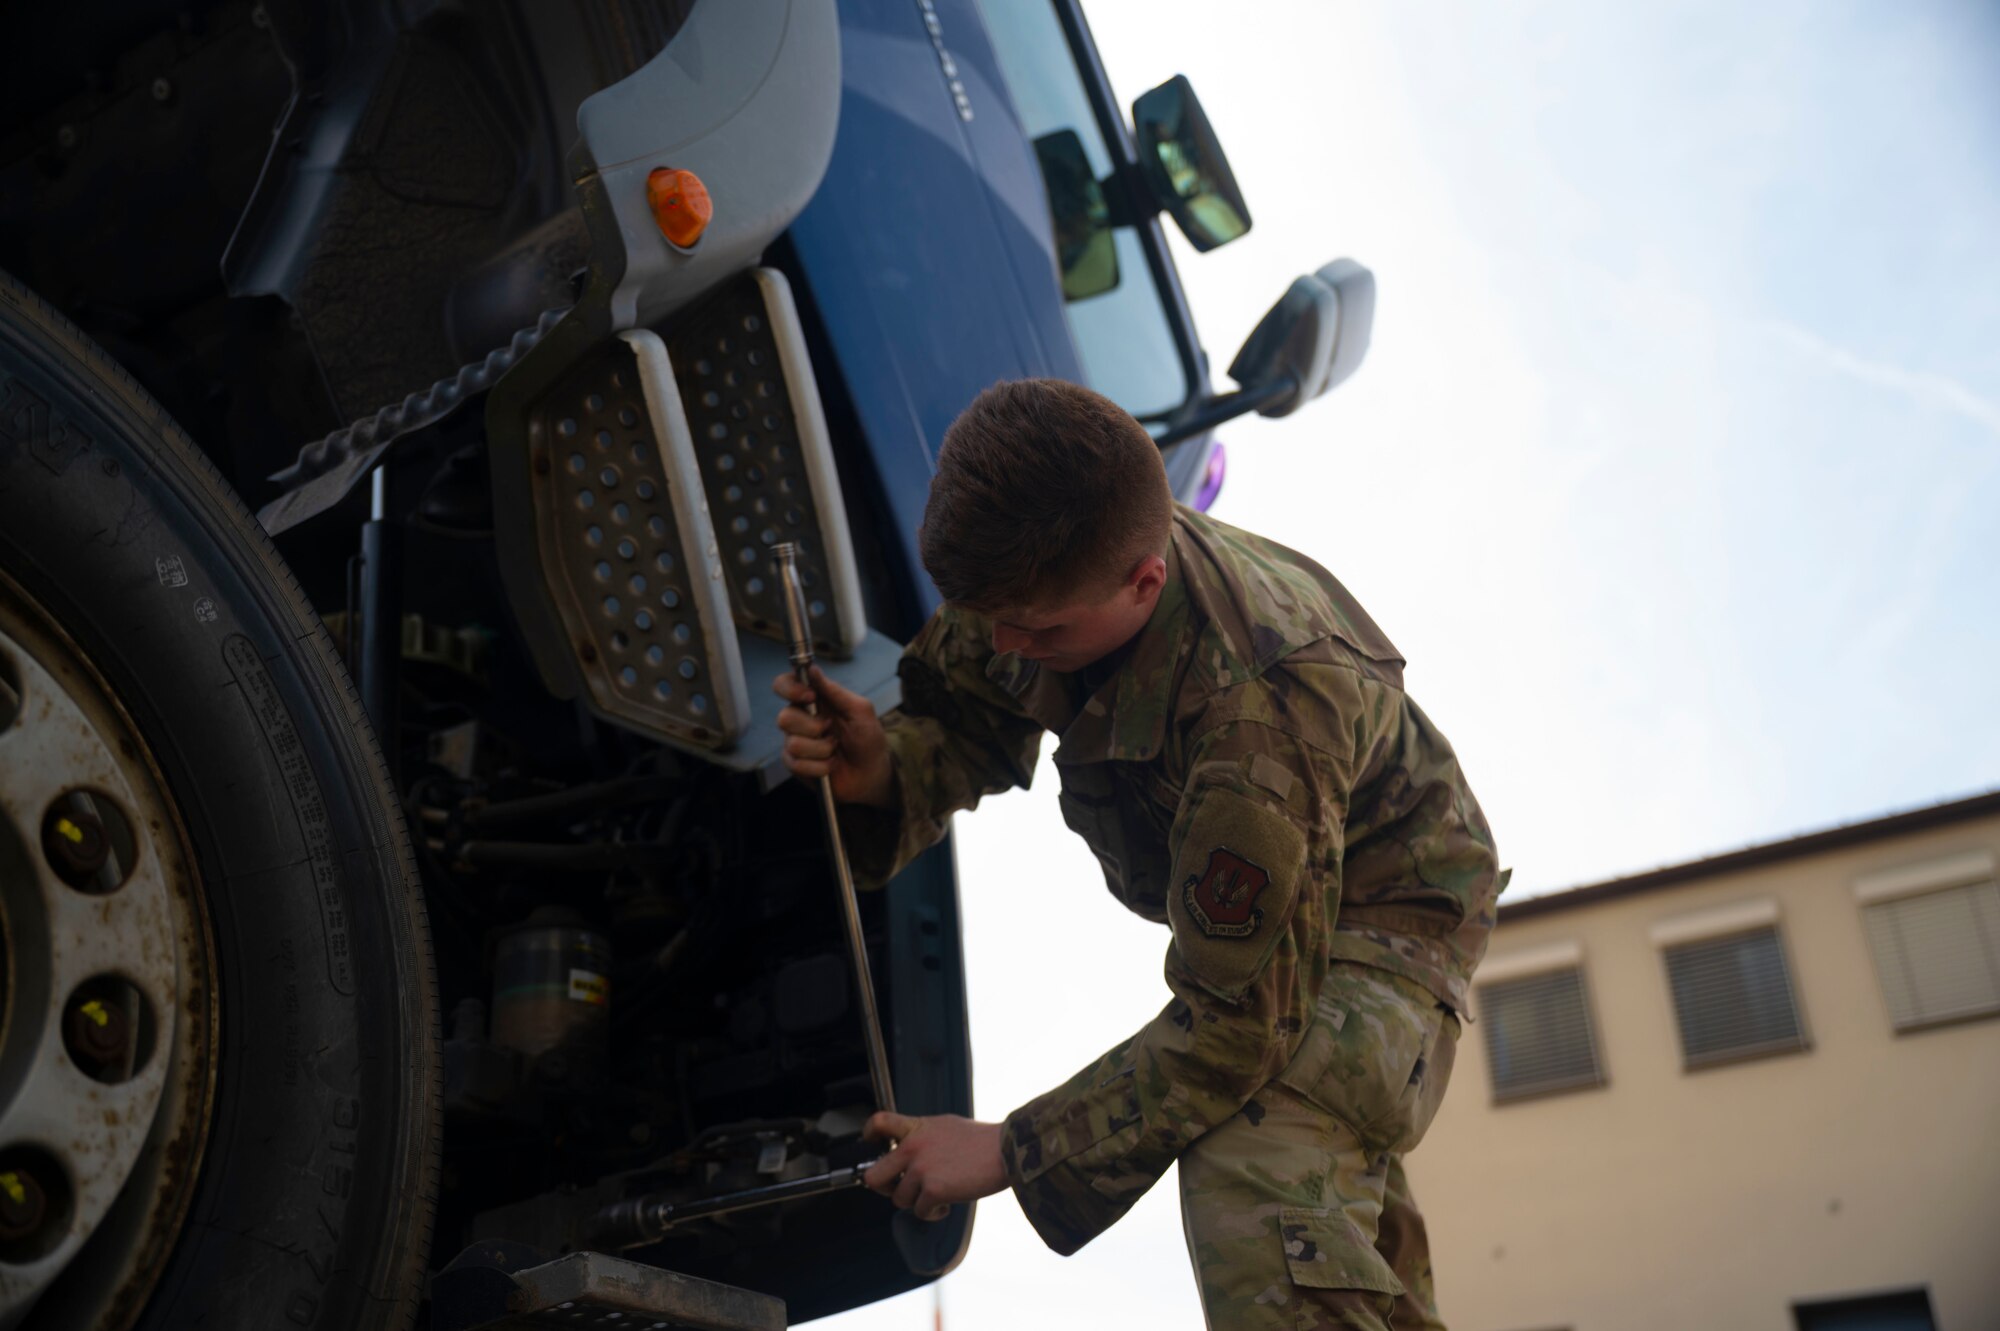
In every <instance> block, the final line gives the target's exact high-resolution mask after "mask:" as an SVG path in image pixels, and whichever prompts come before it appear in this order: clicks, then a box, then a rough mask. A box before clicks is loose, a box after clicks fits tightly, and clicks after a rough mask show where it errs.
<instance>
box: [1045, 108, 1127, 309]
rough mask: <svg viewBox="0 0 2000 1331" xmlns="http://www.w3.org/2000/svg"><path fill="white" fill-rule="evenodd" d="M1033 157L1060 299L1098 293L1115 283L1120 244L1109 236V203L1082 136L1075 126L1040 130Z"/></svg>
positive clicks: (1113, 285) (1072, 298)
mask: <svg viewBox="0 0 2000 1331" xmlns="http://www.w3.org/2000/svg"><path fill="white" fill-rule="evenodd" d="M1035 158H1036V160H1037V161H1038V162H1040V164H1041V168H1042V182H1043V184H1044V185H1046V186H1047V188H1048V195H1049V218H1050V220H1051V221H1052V222H1053V223H1054V224H1055V233H1056V263H1057V265H1058V267H1059V268H1060V269H1061V271H1062V292H1063V299H1064V300H1066V301H1079V300H1084V299H1086V298H1087V297H1090V296H1101V295H1103V294H1104V293H1105V292H1107V291H1110V290H1112V289H1113V288H1114V287H1116V286H1117V285H1118V248H1117V246H1116V244H1114V243H1113V241H1112V238H1111V204H1110V201H1109V200H1108V199H1107V198H1106V197H1105V194H1104V186H1103V185H1102V184H1101V183H1100V182H1099V181H1098V179H1097V173H1096V172H1095V171H1093V170H1092V169H1091V166H1090V158H1089V156H1088V155H1087V154H1086V153H1085V152H1084V149H1083V140H1082V139H1081V138H1079V137H1077V133H1076V131H1075V130H1073V129H1059V130H1056V131H1055V132H1054V133H1051V134H1044V135H1042V137H1040V138H1039V139H1036V140H1035Z"/></svg>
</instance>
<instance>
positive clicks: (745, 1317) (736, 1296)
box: [431, 1242, 786, 1331]
mask: <svg viewBox="0 0 2000 1331" xmlns="http://www.w3.org/2000/svg"><path fill="white" fill-rule="evenodd" d="M533 1258H534V1255H533V1254H531V1253H530V1252H529V1250H527V1249H525V1248H523V1247H522V1246H521V1245H519V1244H513V1243H497V1242H489V1243H479V1244H474V1245H473V1246H472V1247H470V1248H468V1249H466V1250H465V1251H464V1252H463V1253H461V1254H459V1256H458V1257H457V1258H456V1259H455V1260H454V1261H453V1262H452V1263H451V1265H450V1266H448V1267H446V1268H445V1269H444V1270H443V1271H440V1272H438V1274H437V1275H436V1276H434V1277H433V1278H432V1280H431V1327H432V1331H487V1329H488V1328H491V1329H492V1331H502V1329H503V1328H505V1329H511V1328H528V1327H616V1328H618V1331H784V1327H785V1325H786V1321H785V1302H784V1300H783V1299H778V1298H773V1297H772V1296H771V1295H769V1294H758V1293H756V1292H754V1291H752V1290H747V1289H738V1288H736V1287H735V1286H733V1285H722V1284H717V1283H716V1282H715V1281H712V1280H698V1279H696V1278H695V1277H693V1276H684V1275H678V1274H676V1273H674V1272H672V1271H665V1270H662V1269H660V1268H659V1267H657V1266H648V1265H646V1264H645V1263H644V1262H635V1261H631V1260H629V1259H627V1258H624V1257H613V1256H611V1255H609V1254H608V1253H601V1252H575V1253H571V1254H569V1255H568V1256H567V1257H559V1258H557V1259H555V1260H554V1261H550V1262H540V1263H538V1264H535V1265H523V1263H524V1262H528V1261H532V1260H533Z"/></svg>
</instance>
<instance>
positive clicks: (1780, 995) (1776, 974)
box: [1666, 928, 1805, 1068]
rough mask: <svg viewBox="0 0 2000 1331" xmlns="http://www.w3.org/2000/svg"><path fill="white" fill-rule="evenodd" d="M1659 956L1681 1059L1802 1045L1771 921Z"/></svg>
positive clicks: (1688, 1061)
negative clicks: (1765, 925)
mask: <svg viewBox="0 0 2000 1331" xmlns="http://www.w3.org/2000/svg"><path fill="white" fill-rule="evenodd" d="M1666 958H1667V978H1668V981H1669V983H1670V984H1671V985H1672V987H1673V991H1674V1015H1675V1017H1677V1018H1678V1019H1679V1021H1680V1028H1681V1053H1682V1056H1683V1062H1684V1064H1685V1066H1687V1067H1690V1068H1698V1067H1704V1066H1706V1065H1708V1064H1711V1063H1722V1062H1727V1061H1730V1060H1732V1059H1738V1058H1750V1057H1755V1056H1757V1055H1760V1054H1778V1053H1784V1052H1786V1051H1788V1050H1793V1049H1803V1048H1805V1033H1804V1031H1803V1029H1802V1028H1801V1025H1800V1022H1799V1010H1798V1005H1797V1003H1796V1002H1794V1001H1793V997H1792V975H1791V968H1790V967H1789V966H1787V965H1786V963H1785V948H1784V944H1783V942H1782V941H1781V940H1780V939H1779V937H1778V931H1777V930H1776V929H1774V928H1764V929H1753V930H1750V931H1749V932H1747V933H1739V934H1731V935H1729V936H1727V937H1723V938H1705V939H1702V940H1701V941H1700V942H1696V943H1683V944H1680V945H1678V946H1675V947H1669V948H1668V949H1666Z"/></svg>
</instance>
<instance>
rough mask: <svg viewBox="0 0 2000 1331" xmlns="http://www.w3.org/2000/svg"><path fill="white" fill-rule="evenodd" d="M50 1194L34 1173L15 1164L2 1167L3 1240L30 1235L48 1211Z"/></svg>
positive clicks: (0, 1208)
mask: <svg viewBox="0 0 2000 1331" xmlns="http://www.w3.org/2000/svg"><path fill="white" fill-rule="evenodd" d="M48 1209H49V1199H48V1195H47V1194H46V1193H44V1192H43V1191H42V1185H41V1184H39V1183H37V1182H35V1176H34V1175H33V1174H30V1173H29V1172H28V1171H26V1170H25V1169H22V1168H20V1167H19V1166H16V1167H15V1168H13V1169H8V1170H0V1243H12V1242H14V1241H16V1240H17V1239H24V1238H27V1237H28V1236H29V1235H30V1234H32V1233H34V1232H35V1231H36V1230H37V1229H39V1228H41V1225H42V1217H43V1216H45V1215H46V1214H48Z"/></svg>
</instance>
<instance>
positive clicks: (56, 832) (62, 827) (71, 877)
mask: <svg viewBox="0 0 2000 1331" xmlns="http://www.w3.org/2000/svg"><path fill="white" fill-rule="evenodd" d="M66 803H67V801H63V802H59V803H58V804H57V806H56V807H55V808H53V809H50V810H49V814H48V817H46V818H44V819H43V820H42V854H44V855H46V856H47V857H48V860H49V867H50V868H52V869H54V870H55V871H56V877H58V878H60V879H62V880H63V881H64V882H65V883H68V884H69V885H70V886H71V887H86V886H88V885H89V884H90V883H91V882H92V881H93V880H94V879H96V877H97V871H98V870H100V869H102V868H103V867H104V861H105V860H107V859H108V858H110V856H111V839H110V838H109V837H107V836H106V835H105V834H104V824H103V823H102V822H100V821H98V819H97V816H96V815H95V814H90V813H85V812H83V811H82V810H80V809H72V808H66V807H64V804H66Z"/></svg>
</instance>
